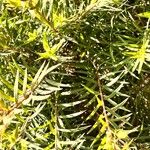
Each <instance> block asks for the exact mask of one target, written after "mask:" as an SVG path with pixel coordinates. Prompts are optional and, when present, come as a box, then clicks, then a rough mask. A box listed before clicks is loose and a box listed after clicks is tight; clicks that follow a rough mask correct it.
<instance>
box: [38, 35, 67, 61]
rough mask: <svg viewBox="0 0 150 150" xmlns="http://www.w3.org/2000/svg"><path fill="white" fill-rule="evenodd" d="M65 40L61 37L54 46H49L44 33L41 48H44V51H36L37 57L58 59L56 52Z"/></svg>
mask: <svg viewBox="0 0 150 150" xmlns="http://www.w3.org/2000/svg"><path fill="white" fill-rule="evenodd" d="M64 42H65V39H61V40H60V42H59V43H58V44H55V45H54V46H52V47H50V46H49V43H48V40H47V36H46V34H44V36H43V48H44V50H45V52H44V53H38V55H40V58H39V59H49V58H50V59H53V60H55V61H57V60H58V56H57V55H56V52H57V51H58V50H59V49H60V48H61V46H62V45H63V43H64Z"/></svg>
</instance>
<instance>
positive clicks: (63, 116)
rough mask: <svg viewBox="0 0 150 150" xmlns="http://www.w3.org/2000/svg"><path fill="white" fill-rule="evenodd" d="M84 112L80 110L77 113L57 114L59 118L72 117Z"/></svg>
mask: <svg viewBox="0 0 150 150" xmlns="http://www.w3.org/2000/svg"><path fill="white" fill-rule="evenodd" d="M84 112H85V110H84V111H80V112H77V113H72V114H69V115H61V116H59V117H60V118H63V119H64V118H74V117H77V116H80V115H82V114H83V113H84Z"/></svg>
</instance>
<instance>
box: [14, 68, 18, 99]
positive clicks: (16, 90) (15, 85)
mask: <svg viewBox="0 0 150 150" xmlns="http://www.w3.org/2000/svg"><path fill="white" fill-rule="evenodd" d="M18 83H19V70H17V74H16V78H15V84H14V98H15V100H16V101H17V100H18Z"/></svg>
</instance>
